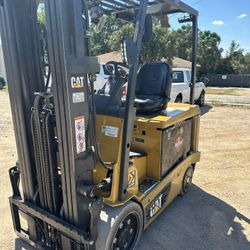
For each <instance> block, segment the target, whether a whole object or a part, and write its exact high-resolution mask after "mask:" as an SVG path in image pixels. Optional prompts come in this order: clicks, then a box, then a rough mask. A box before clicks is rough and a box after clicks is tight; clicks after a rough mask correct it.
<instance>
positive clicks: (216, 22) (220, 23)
mask: <svg viewBox="0 0 250 250" xmlns="http://www.w3.org/2000/svg"><path fill="white" fill-rule="evenodd" d="M223 24H224V22H223V21H222V20H214V21H213V25H216V26H222V25H223Z"/></svg>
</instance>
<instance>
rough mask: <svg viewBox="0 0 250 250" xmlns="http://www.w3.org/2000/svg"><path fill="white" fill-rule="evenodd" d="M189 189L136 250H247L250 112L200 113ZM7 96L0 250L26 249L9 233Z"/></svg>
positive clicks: (0, 116)
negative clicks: (197, 149) (199, 153)
mask: <svg viewBox="0 0 250 250" xmlns="http://www.w3.org/2000/svg"><path fill="white" fill-rule="evenodd" d="M202 114H203V115H202V118H201V136H200V150H201V151H202V159H201V163H199V164H198V165H197V168H196V172H195V177H194V186H193V189H192V190H191V191H190V193H188V194H187V195H186V196H185V197H183V198H177V199H176V200H175V201H174V202H173V203H172V204H171V205H170V206H169V207H168V208H167V209H166V210H165V211H164V212H163V213H162V214H161V215H160V217H159V218H158V219H157V220H156V221H155V223H154V224H153V225H151V226H150V227H149V228H148V229H147V230H146V231H145V232H144V234H143V237H142V241H141V243H140V245H139V247H138V248H139V249H143V250H145V249H150V250H151V249H250V220H249V218H250V181H249V176H250V153H249V152H250V133H249V127H250V109H242V108H232V107H215V108H213V107H209V106H205V107H204V108H203V112H202ZM16 158H17V156H16V150H15V140H14V132H13V127H12V122H11V113H10V107H9V99H8V94H7V93H6V92H1V91H0V190H1V192H0V213H1V216H0V249H4V250H5V249H6V250H8V249H22V247H23V248H24V249H27V246H26V245H24V246H23V244H22V241H21V240H20V239H17V238H16V236H15V234H14V233H13V229H12V221H11V215H10V210H9V204H8V196H10V195H11V187H10V184H9V178H8V169H9V167H11V166H13V165H14V164H15V162H16Z"/></svg>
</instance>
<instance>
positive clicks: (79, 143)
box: [75, 116, 86, 154]
mask: <svg viewBox="0 0 250 250" xmlns="http://www.w3.org/2000/svg"><path fill="white" fill-rule="evenodd" d="M75 131H76V153H77V154H80V153H83V152H85V151H86V138H85V122H84V116H79V117H76V118H75Z"/></svg>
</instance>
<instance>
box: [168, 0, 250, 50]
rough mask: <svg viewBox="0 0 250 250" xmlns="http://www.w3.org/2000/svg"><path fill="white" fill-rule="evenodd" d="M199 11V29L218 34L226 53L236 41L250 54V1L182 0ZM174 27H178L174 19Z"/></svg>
mask: <svg viewBox="0 0 250 250" xmlns="http://www.w3.org/2000/svg"><path fill="white" fill-rule="evenodd" d="M182 1H183V2H185V3H186V4H188V5H190V6H192V7H193V8H195V9H197V10H198V11H199V28H200V29H201V30H211V31H215V32H216V33H218V34H219V35H220V37H221V39H222V42H221V47H222V48H223V49H224V53H225V52H226V50H227V49H228V47H229V45H230V42H231V41H232V40H236V41H237V42H238V43H239V44H240V45H241V47H242V48H243V49H244V50H245V52H250V0H236V1H235V0H182ZM171 19H173V27H176V25H175V21H174V19H176V16H174V17H172V18H170V22H171Z"/></svg>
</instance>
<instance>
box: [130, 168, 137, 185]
mask: <svg viewBox="0 0 250 250" xmlns="http://www.w3.org/2000/svg"><path fill="white" fill-rule="evenodd" d="M135 177H136V171H135V170H134V171H131V172H129V173H128V188H131V187H133V186H134V185H135Z"/></svg>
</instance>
